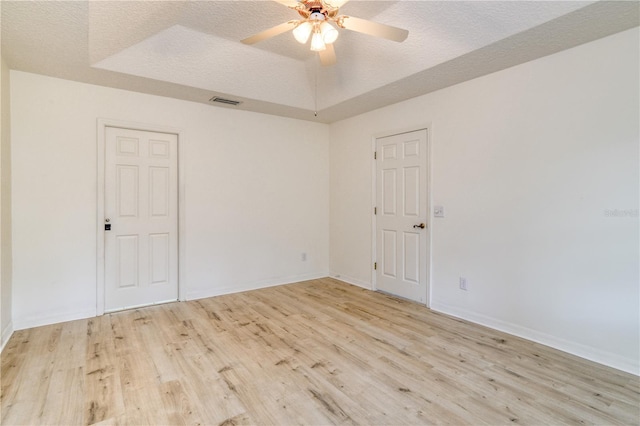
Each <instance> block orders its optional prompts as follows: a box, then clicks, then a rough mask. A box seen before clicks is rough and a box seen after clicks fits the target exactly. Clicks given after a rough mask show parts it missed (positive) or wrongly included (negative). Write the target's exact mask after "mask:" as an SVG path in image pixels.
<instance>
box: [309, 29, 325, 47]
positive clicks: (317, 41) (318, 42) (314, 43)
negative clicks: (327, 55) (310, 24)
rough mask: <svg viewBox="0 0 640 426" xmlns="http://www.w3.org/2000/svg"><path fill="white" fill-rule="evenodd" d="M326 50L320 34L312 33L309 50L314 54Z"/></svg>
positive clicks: (318, 32)
mask: <svg viewBox="0 0 640 426" xmlns="http://www.w3.org/2000/svg"><path fill="white" fill-rule="evenodd" d="M326 48H327V46H326V45H325V44H324V41H323V40H322V33H321V32H320V31H314V32H313V36H312V37H311V50H313V51H314V52H321V51H323V50H325V49H326Z"/></svg>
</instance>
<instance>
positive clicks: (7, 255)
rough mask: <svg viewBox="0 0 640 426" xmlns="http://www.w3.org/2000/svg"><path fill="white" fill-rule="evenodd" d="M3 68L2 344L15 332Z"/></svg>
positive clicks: (4, 71)
mask: <svg viewBox="0 0 640 426" xmlns="http://www.w3.org/2000/svg"><path fill="white" fill-rule="evenodd" d="M0 62H1V70H0V80H1V84H0V99H1V102H2V103H1V106H0V109H1V111H2V112H1V118H0V129H1V131H0V177H1V179H0V181H1V185H0V333H1V334H0V336H1V337H0V348H4V345H5V344H6V343H7V341H8V340H9V337H11V333H12V332H13V323H12V321H11V316H12V310H11V307H12V304H11V279H12V278H11V275H12V274H11V271H12V268H11V127H10V124H11V123H10V122H11V120H10V117H11V115H10V102H9V101H10V96H9V95H10V90H9V89H10V79H9V67H8V66H7V64H6V62H5V61H4V58H1V61H0Z"/></svg>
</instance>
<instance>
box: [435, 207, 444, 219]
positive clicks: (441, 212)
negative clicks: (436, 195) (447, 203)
mask: <svg viewBox="0 0 640 426" xmlns="http://www.w3.org/2000/svg"><path fill="white" fill-rule="evenodd" d="M433 217H444V207H443V206H434V207H433Z"/></svg>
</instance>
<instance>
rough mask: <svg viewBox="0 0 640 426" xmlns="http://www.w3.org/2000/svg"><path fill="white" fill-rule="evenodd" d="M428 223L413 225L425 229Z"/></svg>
mask: <svg viewBox="0 0 640 426" xmlns="http://www.w3.org/2000/svg"><path fill="white" fill-rule="evenodd" d="M426 226H427V225H425V224H424V223H421V224H420V225H413V227H414V228H420V229H424V228H425V227H426Z"/></svg>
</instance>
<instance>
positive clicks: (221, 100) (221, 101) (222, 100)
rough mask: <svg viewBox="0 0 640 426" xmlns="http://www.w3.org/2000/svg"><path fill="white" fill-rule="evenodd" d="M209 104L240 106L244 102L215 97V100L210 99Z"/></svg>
mask: <svg viewBox="0 0 640 426" xmlns="http://www.w3.org/2000/svg"><path fill="white" fill-rule="evenodd" d="M209 102H217V103H219V104H225V105H233V106H236V105H240V104H241V103H242V102H240V101H235V100H233V99H225V98H221V97H220V96H214V97H213V98H211V99H209Z"/></svg>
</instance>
